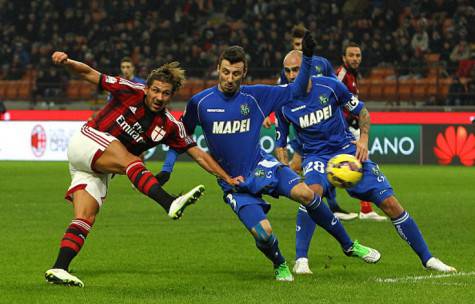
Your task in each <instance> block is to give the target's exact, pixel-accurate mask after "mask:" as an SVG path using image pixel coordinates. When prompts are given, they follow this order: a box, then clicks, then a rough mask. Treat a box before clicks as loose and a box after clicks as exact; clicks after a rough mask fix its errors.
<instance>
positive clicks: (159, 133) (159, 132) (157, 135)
mask: <svg viewBox="0 0 475 304" xmlns="http://www.w3.org/2000/svg"><path fill="white" fill-rule="evenodd" d="M165 134H166V132H165V130H163V129H162V128H160V127H159V126H155V128H154V129H153V131H152V134H151V135H150V138H152V140H153V141H155V142H158V141H161V140H162V139H163V137H164V136H165Z"/></svg>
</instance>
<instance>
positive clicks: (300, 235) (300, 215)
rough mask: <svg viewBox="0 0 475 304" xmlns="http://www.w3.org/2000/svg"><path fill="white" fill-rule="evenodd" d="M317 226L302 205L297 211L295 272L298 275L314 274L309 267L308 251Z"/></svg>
mask: <svg viewBox="0 0 475 304" xmlns="http://www.w3.org/2000/svg"><path fill="white" fill-rule="evenodd" d="M316 227H317V224H315V222H314V221H313V220H312V218H311V217H310V216H309V215H308V214H307V209H305V207H304V206H302V205H300V206H299V208H298V211H297V220H296V230H295V265H294V268H293V272H294V273H297V274H312V271H311V270H310V267H309V265H308V250H309V248H310V242H311V241H312V236H313V233H314V232H315V228H316Z"/></svg>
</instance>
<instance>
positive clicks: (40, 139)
mask: <svg viewBox="0 0 475 304" xmlns="http://www.w3.org/2000/svg"><path fill="white" fill-rule="evenodd" d="M31 151H32V152H33V155H34V156H36V157H41V156H43V154H44V153H45V151H46V132H45V129H44V128H43V127H42V126H41V125H36V126H34V127H33V130H31Z"/></svg>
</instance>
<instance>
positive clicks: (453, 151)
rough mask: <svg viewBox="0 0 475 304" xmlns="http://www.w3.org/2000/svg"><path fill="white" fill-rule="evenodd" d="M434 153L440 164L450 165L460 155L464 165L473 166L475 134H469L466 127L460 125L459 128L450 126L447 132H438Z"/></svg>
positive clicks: (474, 159) (474, 160)
mask: <svg viewBox="0 0 475 304" xmlns="http://www.w3.org/2000/svg"><path fill="white" fill-rule="evenodd" d="M434 154H435V155H436V156H437V158H438V159H439V164H441V165H448V164H450V163H451V162H452V160H453V158H454V157H458V158H459V159H460V162H461V163H462V165H464V166H473V164H474V163H475V136H474V135H473V134H468V133H467V129H465V127H462V126H459V127H457V130H455V127H453V126H450V127H448V128H447V129H445V132H444V133H443V134H442V133H439V134H437V138H436V146H435V147H434Z"/></svg>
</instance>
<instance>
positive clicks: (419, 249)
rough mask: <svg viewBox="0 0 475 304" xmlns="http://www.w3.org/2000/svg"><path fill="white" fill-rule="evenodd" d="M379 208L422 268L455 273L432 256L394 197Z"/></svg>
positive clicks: (382, 203) (412, 221)
mask: <svg viewBox="0 0 475 304" xmlns="http://www.w3.org/2000/svg"><path fill="white" fill-rule="evenodd" d="M379 207H380V208H381V210H383V211H384V213H385V214H386V215H387V216H389V217H390V218H391V220H392V223H393V225H394V228H396V231H397V232H398V234H399V235H400V236H401V238H402V239H403V240H405V241H406V242H407V243H408V244H409V246H411V248H412V250H414V252H415V253H416V254H417V256H418V257H419V259H420V260H421V262H422V265H424V267H426V268H427V269H431V270H436V271H441V272H455V271H456V269H455V268H454V267H452V266H448V265H446V264H445V263H443V262H442V261H440V260H439V259H437V258H435V257H433V256H432V254H431V253H430V251H429V247H428V246H427V243H426V241H425V240H424V237H423V236H422V233H421V231H420V230H419V227H418V226H417V224H416V222H415V221H414V219H413V218H412V217H411V216H410V215H409V213H408V212H407V211H405V210H404V209H403V207H402V206H401V204H400V203H399V201H398V200H397V199H396V197H395V196H394V195H391V196H389V197H388V198H386V199H384V200H383V201H382V202H381V204H380V205H379Z"/></svg>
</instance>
